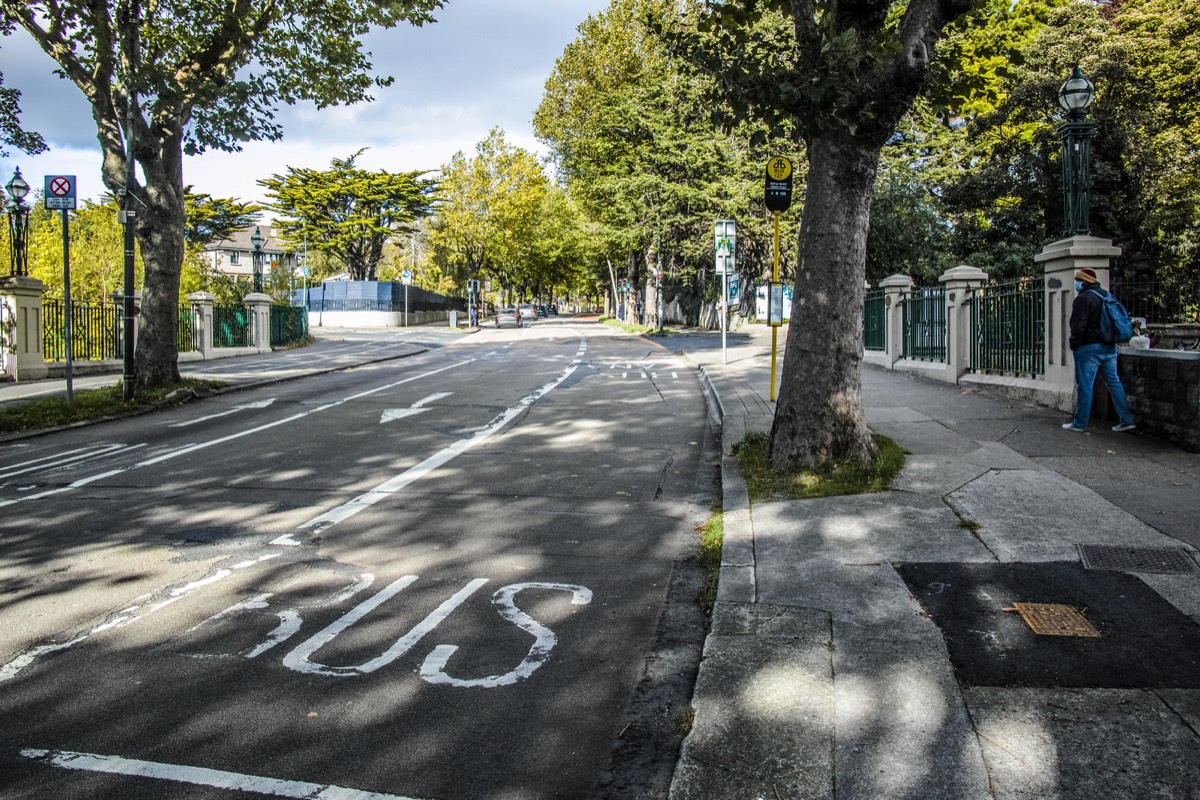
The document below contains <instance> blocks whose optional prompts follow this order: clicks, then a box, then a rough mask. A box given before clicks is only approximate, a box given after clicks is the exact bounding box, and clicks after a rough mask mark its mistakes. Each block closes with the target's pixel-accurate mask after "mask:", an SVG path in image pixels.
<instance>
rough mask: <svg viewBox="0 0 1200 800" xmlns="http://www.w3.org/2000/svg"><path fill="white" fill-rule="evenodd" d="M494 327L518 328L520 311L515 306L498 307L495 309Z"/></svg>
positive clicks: (519, 325)
mask: <svg viewBox="0 0 1200 800" xmlns="http://www.w3.org/2000/svg"><path fill="white" fill-rule="evenodd" d="M496 327H497V328H519V327H521V312H519V311H517V310H516V309H515V308H498V309H496Z"/></svg>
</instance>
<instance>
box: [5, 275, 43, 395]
mask: <svg viewBox="0 0 1200 800" xmlns="http://www.w3.org/2000/svg"><path fill="white" fill-rule="evenodd" d="M45 291H46V284H44V283H42V282H41V281H39V280H38V279H37V278H31V277H29V276H28V275H6V276H4V277H0V364H2V365H3V372H4V374H6V375H9V376H10V377H12V378H13V380H18V381H28V380H36V379H38V378H44V377H46V376H47V375H48V374H49V373H50V369H49V367H47V366H46V358H45V353H44V352H43V351H42V327H43V326H44V325H45V321H44V320H43V319H42V295H43V294H44V293H45Z"/></svg>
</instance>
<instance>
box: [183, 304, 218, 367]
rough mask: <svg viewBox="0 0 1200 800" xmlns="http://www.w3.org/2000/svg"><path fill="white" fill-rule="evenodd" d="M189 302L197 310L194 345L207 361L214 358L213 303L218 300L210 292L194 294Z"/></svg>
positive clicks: (201, 356)
mask: <svg viewBox="0 0 1200 800" xmlns="http://www.w3.org/2000/svg"><path fill="white" fill-rule="evenodd" d="M187 299H188V302H189V303H191V304H192V308H194V309H195V310H196V332H195V337H194V339H195V340H194V341H193V343H192V344H193V345H194V346H195V348H196V349H197V351H199V353H200V358H202V359H203V360H205V361H207V360H209V359H210V358H212V357H213V347H214V344H213V303H215V302H216V301H217V298H216V297H215V296H213V295H211V294H209V293H208V292H192V293H191V294H189V295H188V296H187Z"/></svg>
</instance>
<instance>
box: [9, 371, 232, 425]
mask: <svg viewBox="0 0 1200 800" xmlns="http://www.w3.org/2000/svg"><path fill="white" fill-rule="evenodd" d="M224 385H225V384H223V383H221V382H220V381H205V380H197V379H195V378H185V379H184V380H183V381H182V382H181V383H179V384H177V385H175V386H170V387H167V388H161V389H139V390H138V391H137V392H135V393H134V396H133V398H132V399H131V400H130V401H129V402H125V400H124V398H123V391H122V387H121V386H120V385H117V386H107V387H105V388H103V389H87V390H84V391H79V392H74V402H72V403H70V404H68V403H67V398H66V397H65V396H62V397H59V396H55V397H39V398H36V399H33V400H20V401H16V402H12V403H5V404H4V405H3V406H0V434H9V433H27V432H29V431H40V430H46V429H48V428H60V427H63V426H64V425H72V424H75V423H78V422H90V421H94V420H98V419H114V418H118V417H127V416H131V415H133V414H140V413H142V412H144V411H146V410H148V409H152V408H161V407H163V406H171V405H180V404H182V403H185V402H187V401H189V400H191V399H192V398H194V397H197V396H199V395H203V394H207V393H210V392H212V391H213V390H214V389H218V388H220V387H222V386H224Z"/></svg>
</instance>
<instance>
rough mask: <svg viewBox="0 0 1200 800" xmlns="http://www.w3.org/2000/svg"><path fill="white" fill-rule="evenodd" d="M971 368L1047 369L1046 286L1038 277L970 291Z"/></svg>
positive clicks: (1027, 372)
mask: <svg viewBox="0 0 1200 800" xmlns="http://www.w3.org/2000/svg"><path fill="white" fill-rule="evenodd" d="M970 305H971V334H972V335H971V371H972V372H980V373H1000V374H1005V375H1030V376H1032V375H1042V374H1044V373H1045V372H1046V347H1045V329H1046V289H1045V283H1044V281H1043V280H1041V279H1032V278H1028V279H1025V280H1018V281H1012V282H1009V283H994V284H986V285H984V286H981V287H979V288H978V289H975V290H974V291H973V292H972V293H971V298H970Z"/></svg>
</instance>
